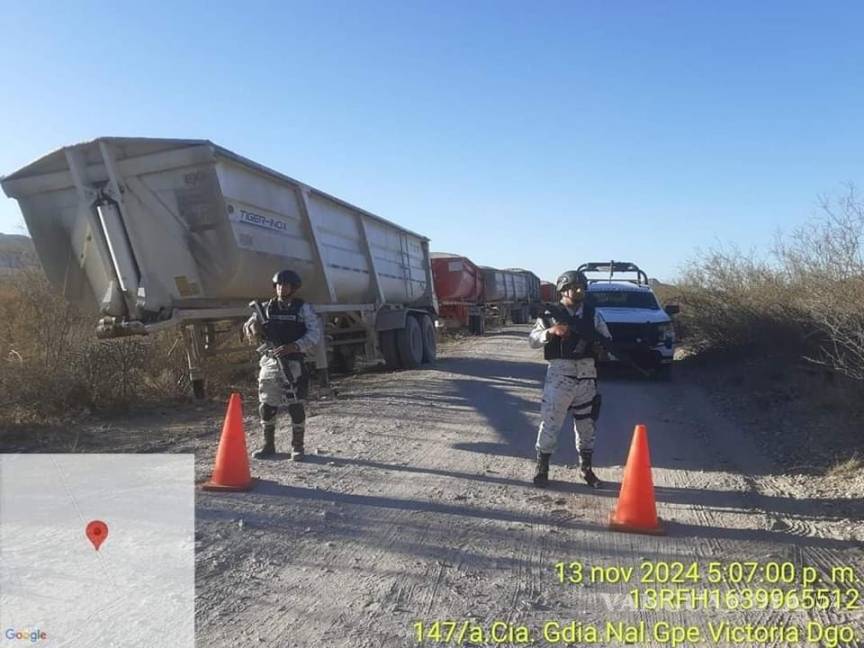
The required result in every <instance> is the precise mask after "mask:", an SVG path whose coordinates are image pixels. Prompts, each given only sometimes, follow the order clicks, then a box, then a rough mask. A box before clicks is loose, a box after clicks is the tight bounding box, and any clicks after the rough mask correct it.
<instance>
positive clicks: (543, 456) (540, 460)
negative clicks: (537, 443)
mask: <svg viewBox="0 0 864 648" xmlns="http://www.w3.org/2000/svg"><path fill="white" fill-rule="evenodd" d="M551 456H552V455H551V454H549V453H546V452H538V453H537V470H536V471H535V472H534V485H535V486H537V487H539V488H545V487H546V485H547V484H548V483H549V458H550V457H551Z"/></svg>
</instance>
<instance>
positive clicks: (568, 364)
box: [528, 304, 612, 469]
mask: <svg viewBox="0 0 864 648" xmlns="http://www.w3.org/2000/svg"><path fill="white" fill-rule="evenodd" d="M561 306H562V307H564V306H563V304H561ZM582 310H583V308H582V306H581V305H580V306H579V308H577V309H575V310H574V309H571V308H567V311H568V312H569V314H570V315H571V316H574V317H581V316H582ZM594 330H595V331H596V333H597V334H598V335H602V336H603V337H606V338H610V339H611V337H612V336H611V335H610V333H609V328H608V327H607V326H606V322H605V321H604V320H603V317H602V316H601V315H600V313H599V312H597V311H595V312H594ZM549 338H550V335H549V333H548V332H547V327H546V323H545V322H544V321H543V319H542V318H538V319H537V323H536V324H535V326H534V329H533V330H532V331H531V333H530V335H529V337H528V343H529V345H530V346H531V348H532V349H540V348H543V347H544V346H545V345H546V344H547V343H548V342H549ZM580 344H582V342H580ZM595 399H597V400H595ZM597 411H599V398H598V394H597V369H596V367H595V365H594V359H593V358H592V357H585V358H579V359H570V358H553V359H550V360H549V367H548V369H547V370H546V382H545V384H544V385H543V401H542V405H541V408H540V417H541V421H540V428H539V430H538V431H537V443H536V449H537V452H538V453H542V454H545V455H551V454H552V453H554V452H555V450H556V449H557V448H558V434H559V433H560V432H561V426H562V425H563V424H564V419H565V418H566V416H567V413H568V412H571V413H572V415H573V432H574V434H575V436H576V449H577V450H578V451H579V455H580V458H581V459H582V462H583V468H585V463H586V461H585V459H586V457H587V459H588V462H589V463H588V466H587V467H588V468H589V469H590V457H591V453H592V452H593V450H594V434H595V418H596V416H597Z"/></svg>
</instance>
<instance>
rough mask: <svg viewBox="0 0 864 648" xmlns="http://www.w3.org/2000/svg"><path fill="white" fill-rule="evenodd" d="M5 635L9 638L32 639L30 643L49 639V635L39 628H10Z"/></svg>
mask: <svg viewBox="0 0 864 648" xmlns="http://www.w3.org/2000/svg"><path fill="white" fill-rule="evenodd" d="M3 635H4V636H5V637H6V638H7V639H18V640H20V641H28V640H29V641H30V643H36V642H37V641H45V640H47V639H48V635H47V634H45V633H44V632H42V631H41V630H40V629H39V628H36V629H35V630H16V629H15V628H9V629H7V630H6V632H4V633H3Z"/></svg>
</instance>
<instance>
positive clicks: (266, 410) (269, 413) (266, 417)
mask: <svg viewBox="0 0 864 648" xmlns="http://www.w3.org/2000/svg"><path fill="white" fill-rule="evenodd" d="M258 414H260V415H261V420H262V421H270V420H272V419H273V417H274V416H276V408H275V407H273V406H272V405H267V403H261V404H260V405H259V406H258Z"/></svg>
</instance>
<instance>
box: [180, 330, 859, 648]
mask: <svg viewBox="0 0 864 648" xmlns="http://www.w3.org/2000/svg"><path fill="white" fill-rule="evenodd" d="M526 333H527V329H526V328H524V327H513V328H508V329H505V330H502V331H499V332H497V333H495V334H491V335H489V336H488V337H485V338H482V339H477V338H471V339H465V340H462V341H457V342H454V343H452V344H450V345H447V346H446V347H445V349H444V351H443V353H442V355H441V357H440V359H439V361H438V363H437V364H436V366H435V367H434V368H433V369H426V370H422V371H411V372H402V373H395V374H388V373H370V374H365V375H361V376H355V377H351V378H347V379H345V380H343V381H342V382H341V383H340V385H339V389H340V393H339V397H338V399H336V400H334V401H324V402H317V403H313V405H312V407H311V414H312V416H311V417H310V419H309V422H308V429H309V432H308V436H309V441H308V442H307V450H311V451H312V452H311V453H310V455H309V457H308V460H307V462H306V463H303V464H295V463H291V462H290V461H268V462H262V461H255V462H253V473H254V474H255V476H257V477H258V478H259V483H258V485H257V487H256V488H255V490H254V491H252V492H249V493H243V494H210V493H204V492H199V494H198V504H197V524H196V528H197V533H196V550H197V575H196V581H197V632H198V641H199V645H201V646H213V647H222V646H225V647H228V646H237V645H274V646H334V647H336V646H345V647H348V646H351V647H354V648H356V647H362V646H369V647H371V646H388V647H389V646H394V647H395V646H410V645H417V643H416V641H417V632H418V626H417V625H415V624H417V623H418V622H421V623H422V624H423V625H422V628H421V630H422V633H423V638H424V643H423V645H428V646H432V645H443V644H444V639H446V638H447V637H446V635H447V632H448V630H449V627H450V626H449V625H443V626H437V629H438V630H439V631H440V632H441V634H440V637H439V639H440V641H436V640H435V639H436V636H437V633H436V631H435V629H436V626H434V625H433V623H434V622H435V621H447V622H456V624H457V625H456V627H455V630H454V631H453V634H452V636H451V637H450V639H451V642H450V643H451V645H456V639H457V638H458V637H459V635H460V634H461V641H462V644H463V645H522V644H523V643H527V641H523V640H524V639H526V637H527V639H529V640H531V641H533V642H534V644H533V645H555V642H556V641H557V639H556V638H555V635H554V627H555V626H551V630H549V627H547V630H548V631H549V632H552V634H548V633H547V635H546V637H545V638H544V634H543V629H544V626H545V625H546V624H547V623H548V622H552V621H560V622H561V624H562V626H563V625H566V624H569V623H571V622H572V621H577V622H579V623H580V624H581V626H578V627H580V628H581V631H582V637H581V640H582V642H584V643H586V644H587V643H592V642H591V636H590V635H591V631H590V628H591V627H594V626H596V628H597V629H598V632H599V639H598V640H597V641H595V642H593V643H595V644H596V645H620V644H623V643H625V639H627V638H628V637H629V639H630V641H629V642H628V643H637V644H638V643H644V644H646V645H672V642H671V637H670V640H666V638H665V635H664V634H663V633H664V629H666V628H667V626H666V625H664V623H663V622H668V624H669V627H670V628H671V627H680V628H682V630H681V631H680V632H683V631H684V629H686V628H688V627H691V626H692V627H693V628H696V630H695V631H698V632H700V633H701V638H702V641H703V642H704V643H705V644H706V645H733V644H737V645H742V644H744V643H748V641H745V640H744V639H743V637H744V635H741V634H738V635H735V634H724V632H725V630H724V628H726V629H728V628H727V626H724V625H723V624H722V622H724V621H725V622H727V623H729V624H732V625H733V626H743V625H745V624H751V626H764V628H765V630H764V632H765V633H767V632H768V631H769V629H772V628H773V630H771V632H773V633H774V634H773V635H772V636H773V637H774V638H775V640H768V641H766V642H764V643H765V645H782V644H784V643H788V644H791V643H794V642H791V641H788V640H789V639H790V635H789V634H788V633H789V632H791V630H790V629H789V628H800V643H801V644H802V645H803V644H806V643H807V641H806V633H805V631H806V629H807V623H808V622H809V623H810V624H811V625H810V628H811V631H812V632H820V630H819V628H820V627H822V626H819V625H816V623H815V622H818V623H819V624H822V625H823V626H825V627H827V628H828V630H825V629H824V627H823V629H822V630H821V632H822V635H821V638H822V640H823V642H824V640H825V639H826V637H827V636H828V635H827V634H826V633H831V632H834V633H835V634H837V635H838V636H839V635H840V633H846V632H854V633H856V639H855V640H854V642H848V641H847V645H854V643H857V642H861V641H864V638H862V637H864V618H862V612H861V610H860V609H858V610H837V609H834V608H835V606H834V600H833V599H832V605H831V607H832V609H830V610H809V611H801V610H798V611H794V610H791V609H790V608H793V607H796V606H795V605H793V603H795V601H794V600H792V599H791V598H790V595H789V594H787V592H788V591H790V590H800V589H801V588H802V587H804V586H803V585H802V584H801V583H800V578H801V575H802V574H804V575H805V577H806V575H809V574H817V575H818V577H819V578H820V579H821V580H820V581H818V582H817V583H816V584H811V585H810V587H814V588H817V587H818V588H824V589H826V590H831V591H832V592H833V591H835V590H836V591H839V592H841V593H840V594H837V595H835V594H831V596H836V597H837V598H838V605H840V606H846V604H849V605H848V606H849V607H855V605H854V598H855V593H854V592H857V591H858V590H857V588H858V587H859V586H858V585H857V584H854V583H851V579H852V578H855V579H858V580H860V579H864V553H862V548H861V544H860V542H859V541H856V540H855V536H854V530H855V527H854V524H855V521H856V520H857V521H858V522H860V520H861V518H862V515H864V511H862V510H861V504H860V500H855V499H850V500H848V501H831V500H824V499H820V500H816V499H808V498H807V497H802V496H801V493H800V488H799V489H798V490H796V484H797V485H798V486H800V485H801V484H800V480H799V481H796V480H794V479H791V478H788V477H786V476H783V475H781V474H778V471H777V470H776V469H775V468H774V467H773V466H772V463H771V461H770V460H769V459H767V458H765V457H763V456H762V455H760V454H759V452H758V450H757V449H756V446H755V445H754V444H753V443H752V441H751V440H750V439H749V438H748V436H747V435H746V433H745V432H744V431H742V430H740V429H737V428H736V427H735V426H733V425H731V424H729V423H727V422H725V421H724V420H723V419H722V418H719V417H718V415H717V414H716V412H715V411H714V409H713V408H712V406H711V405H710V403H709V399H708V398H707V397H706V395H705V394H704V393H702V392H701V391H700V389H699V388H698V387H695V386H693V385H692V384H691V383H690V382H689V381H688V380H687V379H686V377H682V376H678V377H676V378H675V379H674V380H673V381H672V382H671V383H661V382H650V381H645V380H643V379H641V378H634V377H627V376H624V375H621V376H612V377H609V378H608V379H605V380H602V381H601V391H602V393H603V397H604V408H603V411H602V414H601V416H600V424H599V434H598V446H597V451H596V455H595V457H596V464H597V466H598V473H599V475H600V477H601V478H603V479H605V480H608V482H609V487H608V488H607V489H605V490H602V491H591V490H590V489H588V488H587V487H586V486H585V485H583V484H582V483H581V482H580V481H579V479H578V471H577V470H575V469H572V468H568V467H566V464H573V463H574V462H575V460H576V453H575V449H574V445H573V439H572V434H570V433H567V434H564V433H562V437H561V440H562V447H561V450H559V452H558V453H557V454H556V456H555V457H554V459H553V463H554V466H553V472H552V475H551V477H552V479H553V484H552V485H551V488H549V489H547V490H545V491H541V490H538V489H536V488H534V487H533V486H531V485H530V484H529V483H528V481H529V479H530V476H531V473H532V468H533V461H532V456H533V441H534V434H535V430H536V427H537V423H538V416H539V397H540V388H541V384H542V379H543V375H544V371H545V368H544V364H543V363H542V361H541V359H540V358H539V357H538V353H537V352H536V351H532V350H530V349H529V348H528V346H527V344H526V341H525V335H526ZM247 414H250V415H251V414H252V410H251V408H248V410H247ZM636 423H645V424H646V425H647V426H648V430H649V436H650V441H651V456H652V461H653V465H654V480H655V484H656V486H657V498H658V507H659V513H660V515H661V516H662V517H663V518H664V519H665V520H666V521H667V527H668V535H667V536H665V537H651V536H637V535H625V534H615V533H610V532H609V531H607V529H606V520H607V517H608V514H609V511H610V509H611V508H612V506H613V505H614V502H615V498H616V497H617V493H618V486H619V480H620V478H621V472H622V465H623V464H624V462H625V460H626V452H627V448H628V446H629V442H630V437H631V435H632V431H633V426H634V424H636ZM247 425H248V426H249V427H248V429H250V431H256V432H257V425H255V422H254V419H253V418H252V417H251V416H249V417H248V418H247ZM279 441H281V443H282V447H285V445H286V443H285V436H284V433H282V436H280V437H279V438H278V439H277V443H278V442H279ZM254 442H257V438H256V439H255V440H254ZM183 445H184V444H177V445H176V446H175V447H173V448H172V450H175V451H176V450H184V449H186V450H188V449H197V450H198V455H199V456H198V460H197V471H198V477H199V478H200V479H202V480H203V479H205V478H206V477H208V476H209V470H210V467H211V465H212V463H211V462H212V455H213V452H214V451H215V444H214V443H213V440H212V437H207V438H205V437H203V436H199V438H198V439H197V440H196V439H193V440H192V441H191V442H190V441H188V440H187V443H186V447H185V448H184V447H183ZM316 450H317V452H316ZM859 540H860V539H859ZM735 561H738V562H739V563H741V564H740V565H739V566H740V567H741V568H742V569H743V575H740V574H739V573H738V571H737V569H738V568H736V567H732V568H729V567H726V565H727V563H729V562H735ZM751 561H752V562H754V563H756V564H755V566H754V565H750V564H746V565H745V564H744V563H750V562H751ZM561 562H563V563H568V567H567V568H566V569H565V570H564V572H563V573H564V576H565V578H564V580H579V578H578V574H577V573H576V572H577V571H578V567H577V566H569V563H571V562H579V563H581V564H582V566H583V576H584V577H583V578H582V582H581V583H579V584H573V583H570V582H565V583H562V582H560V580H561V579H560V578H559V573H558V572H557V570H556V567H555V566H556V563H561ZM673 562H680V563H682V564H683V565H685V566H687V567H689V566H690V565H691V564H693V563H695V564H696V567H695V568H691V570H690V571H689V573H688V574H687V576H686V579H685V580H681V582H678V583H675V584H669V583H666V584H663V583H662V580H663V578H664V577H665V576H666V575H667V574H666V567H665V566H663V565H668V564H671V563H673ZM712 562H719V563H722V564H723V566H722V567H717V566H715V568H716V569H720V572H716V571H712V572H711V573H710V574H709V570H710V569H712V568H711V567H710V565H709V563H712ZM783 563H789V564H790V566H789V567H782V564H783ZM657 565H660V566H659V567H657ZM592 566H603V567H607V568H625V570H626V569H627V568H633V572H632V574H631V575H630V581H629V582H627V583H625V582H619V583H609V582H592V580H593V581H605V580H606V576H609V577H610V578H612V579H614V578H616V577H618V578H621V577H622V574H626V573H627V572H626V571H622V570H619V569H608V570H605V571H603V577H602V578H601V576H600V572H599V571H595V572H594V573H593V576H594V577H593V578H592V577H591V575H592V572H591V567H592ZM810 567H812V568H814V569H813V571H812V572H811V571H809V570H807V569H805V568H810ZM836 567H851V568H852V569H853V571H854V573H855V575H854V576H852V577H850V576H849V575H848V573H845V572H843V573H840V572H836V571H835V573H834V582H832V581H831V576H832V572H831V569H832V568H836ZM693 570H696V571H693ZM649 572H650V573H649ZM696 572H698V573H696ZM781 572H782V573H783V574H785V575H786V576H790V577H791V580H792V581H794V582H791V583H779V584H772V583H771V582H770V581H774V580H778V579H779V578H780V574H781ZM793 572H794V573H793ZM718 573H719V574H720V575H721V576H722V577H723V579H724V581H725V582H721V583H717V584H710V583H709V582H708V581H709V578H713V577H715V576H716V575H717V574H718ZM676 574H677V575H678V576H681V577H684V573H683V572H682V571H681V570H679V569H678V568H677V567H676V566H674V565H673V566H672V570H671V574H669V575H670V576H675V575H676ZM649 575H654V576H656V577H658V578H659V579H660V580H661V583H660V584H651V583H642V582H640V580H641V579H642V577H643V576H649ZM679 580H680V579H679ZM742 580H744V581H750V582H731V581H742ZM844 580H845V581H847V582H845V583H844V582H843V581H844ZM651 588H660V589H667V590H670V591H677V592H681V591H685V590H692V591H693V592H694V593H695V594H696V595H698V594H699V593H700V592H704V591H706V590H709V589H710V590H716V591H717V593H716V596H717V597H719V599H720V604H721V605H722V604H723V603H724V601H726V602H727V603H728V604H729V605H731V604H732V603H729V601H732V602H734V601H733V600H732V598H730V596H731V597H733V598H734V596H735V594H731V595H730V594H728V592H730V591H731V592H733V593H734V592H736V591H737V592H738V597H739V598H740V599H741V600H744V599H746V598H747V597H748V596H757V597H759V596H761V595H760V594H759V593H758V590H760V589H762V590H764V589H775V590H778V591H780V592H781V594H779V595H778V594H775V595H773V596H775V597H777V596H781V597H785V598H783V599H782V600H780V601H779V604H777V603H778V601H777V600H776V598H775V605H774V607H776V608H778V609H761V610H753V609H751V610H748V611H746V612H741V611H738V612H734V611H733V612H726V611H723V610H720V611H717V610H716V609H715V608H714V607H713V605H712V604H713V603H714V600H713V599H712V600H711V601H709V602H708V603H707V604H705V605H703V604H700V603H698V599H697V603H696V604H695V605H690V606H688V604H687V599H686V598H685V599H681V598H679V599H678V603H677V604H675V605H671V606H667V609H663V610H650V609H634V606H633V601H632V598H631V595H629V594H628V593H629V592H631V591H632V590H639V592H640V596H641V597H642V599H643V600H642V604H643V607H644V605H645V604H646V601H648V600H649V599H650V597H651V594H650V592H649V591H648V590H650V589H651ZM744 590H749V591H750V594H748V593H747V592H746V591H744ZM847 592H848V593H847ZM677 596H679V597H680V596H685V597H686V596H687V595H686V594H684V595H681V594H680V593H679V594H678V595H677ZM710 596H715V595H714V594H710ZM766 596H767V595H766ZM805 598H806V597H805ZM682 601H683V602H682ZM706 605H707V608H708V609H706ZM740 605H745V606H746V603H744V604H739V606H740ZM860 605H862V603H861V601H858V606H860ZM803 606H804V607H808V605H807V603H806V601H805V603H804V604H803ZM687 607H695V608H697V609H690V610H688V609H686V608H687ZM769 607H770V606H769ZM640 621H644V622H645V623H646V626H645V635H644V636H643V635H640V634H638V633H639V626H638V623H639V622H640ZM496 622H497V623H496ZM607 622H610V623H611V624H612V625H613V626H614V627H613V629H612V632H613V636H611V637H610V636H608V634H607V633H608V632H609V629H608V627H607V625H606V624H607ZM709 622H711V623H712V624H713V625H712V626H711V627H710V628H709V626H708V623H709ZM619 623H620V624H622V625H618V624H619ZM630 624H635V625H632V628H633V630H632V632H633V633H636V634H631V635H621V636H619V635H615V633H616V632H618V630H619V629H620V631H621V632H622V633H624V632H626V628H627V627H630ZM832 624H834V625H836V624H840V625H841V626H842V627H844V628H851V630H842V629H834V630H833V631H832V630H831V628H833V627H834V625H832ZM522 626H524V627H525V631H524V632H523V631H521V630H520V628H521V627H522ZM572 627H573V628H576V627H577V626H576V625H574V626H572ZM718 628H719V630H718ZM777 628H781V629H780V630H778V629H777ZM493 630H494V632H493ZM712 631H714V632H719V633H720V635H719V636H714V635H712V634H711V632H712ZM657 632H659V633H660V634H659V635H658V634H656V633H657ZM669 632H670V634H671V633H672V630H669ZM688 632H694V631H692V630H688ZM730 632H733V633H734V632H738V631H730ZM740 632H745V630H740ZM750 632H754V631H753V630H751V631H750ZM755 632H761V631H760V630H758V629H757V630H755ZM778 632H780V633H787V634H784V635H782V638H783V639H784V641H777V640H776V638H777V636H778V635H777V634H776V633H778ZM525 633H529V634H527V635H526V634H525ZM586 633H587V636H586ZM481 635H482V636H481ZM766 636H767V635H766ZM831 636H834V635H831ZM842 636H846V638H848V635H842ZM842 636H841V638H842ZM576 638H577V639H579V637H578V636H577V637H576ZM811 638H813V635H811ZM619 639H620V640H619ZM692 639H693V635H692V634H691V640H692ZM757 639H758V637H757ZM691 643H695V641H691V642H689V643H680V642H679V645H690V644H691ZM828 643H830V641H829V642H828ZM838 643H839V644H840V645H842V644H843V642H842V641H838Z"/></svg>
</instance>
